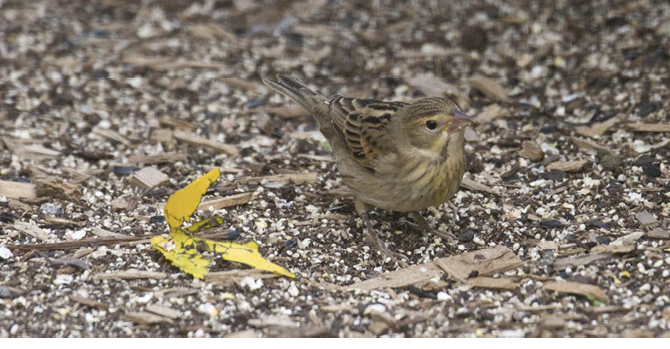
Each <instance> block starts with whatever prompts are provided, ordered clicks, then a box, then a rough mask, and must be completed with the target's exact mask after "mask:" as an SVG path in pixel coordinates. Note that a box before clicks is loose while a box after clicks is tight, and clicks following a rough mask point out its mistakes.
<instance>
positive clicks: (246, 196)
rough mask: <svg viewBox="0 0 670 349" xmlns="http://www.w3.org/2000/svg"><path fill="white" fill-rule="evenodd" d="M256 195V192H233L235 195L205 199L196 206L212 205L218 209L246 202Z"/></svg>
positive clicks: (205, 206) (206, 206) (201, 207)
mask: <svg viewBox="0 0 670 349" xmlns="http://www.w3.org/2000/svg"><path fill="white" fill-rule="evenodd" d="M257 197H258V194H256V193H241V194H235V195H230V196H226V197H222V198H216V199H210V200H206V201H203V202H201V203H200V205H199V206H198V209H201V210H202V209H207V208H208V207H210V206H211V207H212V208H213V209H215V210H219V209H222V208H226V207H231V206H238V205H242V204H246V203H247V202H249V201H251V200H253V199H255V198H257Z"/></svg>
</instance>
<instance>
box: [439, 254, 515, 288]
mask: <svg viewBox="0 0 670 349" xmlns="http://www.w3.org/2000/svg"><path fill="white" fill-rule="evenodd" d="M435 262H436V264H437V265H438V266H439V267H440V268H441V269H442V270H444V271H446V272H447V273H448V274H449V276H450V277H453V278H454V279H456V280H459V281H460V280H465V279H467V278H470V277H477V276H492V275H494V274H497V273H502V272H505V271H508V270H512V269H516V268H518V267H520V266H522V265H523V262H522V261H521V259H519V257H518V256H517V255H516V254H514V252H512V250H510V249H508V248H507V247H505V246H500V245H498V246H496V247H493V248H488V249H485V250H479V251H472V252H466V253H463V254H461V255H458V256H453V257H447V258H441V259H437V260H435Z"/></svg>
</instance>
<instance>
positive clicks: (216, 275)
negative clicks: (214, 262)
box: [205, 269, 279, 286]
mask: <svg viewBox="0 0 670 349" xmlns="http://www.w3.org/2000/svg"><path fill="white" fill-rule="evenodd" d="M247 276H250V277H253V278H254V279H274V278H277V277H279V274H275V273H268V272H265V271H262V270H258V269H235V270H226V271H217V272H211V273H207V274H205V281H207V282H208V283H213V284H218V285H223V286H233V285H238V286H239V285H240V282H241V281H242V279H243V278H245V277H247Z"/></svg>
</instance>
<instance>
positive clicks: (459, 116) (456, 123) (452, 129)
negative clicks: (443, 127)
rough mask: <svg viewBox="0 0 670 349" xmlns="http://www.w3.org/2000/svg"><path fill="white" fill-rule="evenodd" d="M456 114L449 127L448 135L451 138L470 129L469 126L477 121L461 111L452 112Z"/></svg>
mask: <svg viewBox="0 0 670 349" xmlns="http://www.w3.org/2000/svg"><path fill="white" fill-rule="evenodd" d="M451 112H452V113H454V116H453V117H452V118H451V123H450V124H449V127H447V133H448V134H449V135H450V136H451V135H452V134H454V133H456V132H458V131H460V130H462V129H464V128H466V127H468V125H472V124H475V123H476V121H475V120H473V119H472V118H471V117H469V116H467V115H466V114H465V113H463V112H462V111H460V110H456V109H453V110H452V111H451Z"/></svg>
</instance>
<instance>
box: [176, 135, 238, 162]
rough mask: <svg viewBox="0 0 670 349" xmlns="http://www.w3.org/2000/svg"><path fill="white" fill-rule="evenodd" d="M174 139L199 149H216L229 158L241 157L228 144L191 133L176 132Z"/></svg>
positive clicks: (236, 150) (235, 149)
mask: <svg viewBox="0 0 670 349" xmlns="http://www.w3.org/2000/svg"><path fill="white" fill-rule="evenodd" d="M173 135H174V138H175V139H177V140H178V141H182V142H185V143H188V144H191V145H195V146H199V147H206V148H210V149H214V150H216V151H218V152H221V153H224V154H227V155H228V156H231V157H238V156H239V155H240V151H239V150H238V149H237V148H236V147H234V146H232V145H228V144H224V143H221V142H217V141H213V140H210V139H206V138H202V137H198V136H196V135H192V134H190V133H186V132H182V131H174V132H173Z"/></svg>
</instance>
